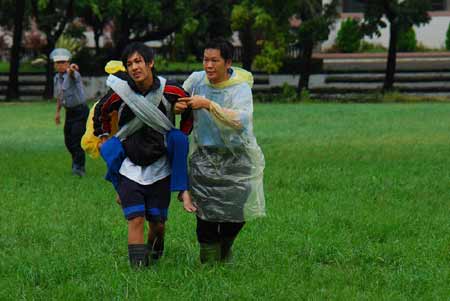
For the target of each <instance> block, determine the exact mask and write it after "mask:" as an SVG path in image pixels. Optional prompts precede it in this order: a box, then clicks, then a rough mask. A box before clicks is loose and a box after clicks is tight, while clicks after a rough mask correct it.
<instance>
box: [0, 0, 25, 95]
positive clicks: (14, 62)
mask: <svg viewBox="0 0 450 301" xmlns="http://www.w3.org/2000/svg"><path fill="white" fill-rule="evenodd" d="M0 6H1V7H8V8H9V9H2V10H1V11H0V24H1V25H3V26H4V27H6V28H13V44H12V47H11V51H10V60H9V62H10V68H9V80H8V88H7V91H6V99H7V100H8V99H17V98H19V62H20V51H21V49H22V36H23V26H24V19H25V10H26V1H25V0H17V1H10V0H0ZM11 14H12V15H13V16H14V18H11Z"/></svg>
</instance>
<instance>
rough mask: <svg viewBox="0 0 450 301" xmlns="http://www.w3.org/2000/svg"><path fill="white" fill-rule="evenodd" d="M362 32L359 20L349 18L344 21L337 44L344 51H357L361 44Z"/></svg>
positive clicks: (338, 34)
mask: <svg viewBox="0 0 450 301" xmlns="http://www.w3.org/2000/svg"><path fill="white" fill-rule="evenodd" d="M361 39H362V34H361V30H360V28H359V22H358V21H357V20H355V19H347V20H345V21H343V22H342V24H341V28H340V29H339V31H338V33H337V37H336V46H337V48H338V49H339V50H340V51H342V52H356V51H358V50H359V48H360V46H361Z"/></svg>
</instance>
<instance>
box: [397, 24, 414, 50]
mask: <svg viewBox="0 0 450 301" xmlns="http://www.w3.org/2000/svg"><path fill="white" fill-rule="evenodd" d="M416 48H417V40H416V32H415V31H414V28H412V27H410V28H408V29H407V30H400V31H399V33H398V42H397V50H398V51H404V52H412V51H415V50H416Z"/></svg>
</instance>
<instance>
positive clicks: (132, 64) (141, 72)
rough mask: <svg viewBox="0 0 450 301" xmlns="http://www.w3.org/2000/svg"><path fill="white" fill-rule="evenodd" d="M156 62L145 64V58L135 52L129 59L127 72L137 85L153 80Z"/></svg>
mask: <svg viewBox="0 0 450 301" xmlns="http://www.w3.org/2000/svg"><path fill="white" fill-rule="evenodd" d="M153 64H154V62H153V61H151V62H150V63H145V60H144V58H143V57H142V55H140V54H139V53H137V52H135V53H133V54H132V55H130V56H129V57H128V59H127V66H126V67H127V72H128V75H129V76H130V77H131V79H133V81H134V82H135V83H136V84H140V83H144V82H146V81H149V80H152V79H153V77H152V67H153Z"/></svg>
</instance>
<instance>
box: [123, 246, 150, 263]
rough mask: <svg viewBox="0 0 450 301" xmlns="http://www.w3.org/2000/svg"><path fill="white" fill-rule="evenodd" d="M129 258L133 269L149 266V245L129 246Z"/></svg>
mask: <svg viewBox="0 0 450 301" xmlns="http://www.w3.org/2000/svg"><path fill="white" fill-rule="evenodd" d="M128 258H129V259H130V265H131V266H132V267H133V268H141V267H146V266H148V251H147V245H145V244H135V245H128Z"/></svg>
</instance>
